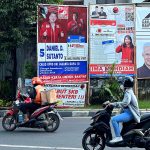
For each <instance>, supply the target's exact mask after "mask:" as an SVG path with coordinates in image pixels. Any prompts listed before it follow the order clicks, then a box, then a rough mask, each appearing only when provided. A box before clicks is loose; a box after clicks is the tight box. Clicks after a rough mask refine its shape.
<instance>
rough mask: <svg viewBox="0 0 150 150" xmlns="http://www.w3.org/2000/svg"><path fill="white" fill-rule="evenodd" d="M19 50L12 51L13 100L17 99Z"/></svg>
mask: <svg viewBox="0 0 150 150" xmlns="http://www.w3.org/2000/svg"><path fill="white" fill-rule="evenodd" d="M16 51H17V48H16V47H15V48H13V49H12V51H11V56H12V60H13V70H12V87H13V88H12V93H13V99H14V98H15V97H16V86H17V56H16Z"/></svg>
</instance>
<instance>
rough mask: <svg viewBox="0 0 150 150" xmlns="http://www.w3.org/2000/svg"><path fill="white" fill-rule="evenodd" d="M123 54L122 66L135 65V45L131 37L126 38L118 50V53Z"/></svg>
mask: <svg viewBox="0 0 150 150" xmlns="http://www.w3.org/2000/svg"><path fill="white" fill-rule="evenodd" d="M120 52H121V53H122V59H121V64H134V45H133V43H132V38H131V36H130V35H126V36H125V37H124V42H123V43H122V44H121V45H119V46H118V47H117V48H116V53H120Z"/></svg>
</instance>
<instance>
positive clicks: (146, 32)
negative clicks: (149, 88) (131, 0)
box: [136, 5, 150, 79]
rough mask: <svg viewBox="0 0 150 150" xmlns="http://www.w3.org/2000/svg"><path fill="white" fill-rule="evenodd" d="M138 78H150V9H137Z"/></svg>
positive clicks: (144, 7)
mask: <svg viewBox="0 0 150 150" xmlns="http://www.w3.org/2000/svg"><path fill="white" fill-rule="evenodd" d="M136 64H137V78H138V79H146V78H150V8H149V7H148V6H145V5H143V6H142V7H141V6H140V7H136Z"/></svg>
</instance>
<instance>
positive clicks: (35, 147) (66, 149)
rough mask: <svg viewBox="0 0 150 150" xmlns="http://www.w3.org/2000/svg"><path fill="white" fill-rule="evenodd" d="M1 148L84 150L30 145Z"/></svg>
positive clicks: (0, 145) (2, 145) (80, 149)
mask: <svg viewBox="0 0 150 150" xmlns="http://www.w3.org/2000/svg"><path fill="white" fill-rule="evenodd" d="M0 147H11V148H31V149H51V150H83V149H82V148H71V147H46V146H28V145H5V144H0Z"/></svg>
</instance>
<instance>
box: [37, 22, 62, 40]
mask: <svg viewBox="0 0 150 150" xmlns="http://www.w3.org/2000/svg"><path fill="white" fill-rule="evenodd" d="M45 31H47V36H44V35H43V33H44V32H45ZM61 32H63V31H62V29H61V27H60V25H59V24H57V23H55V27H54V29H53V28H52V27H51V24H50V23H49V22H44V23H43V24H42V26H41V29H40V42H49V43H59V42H60V38H61Z"/></svg>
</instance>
